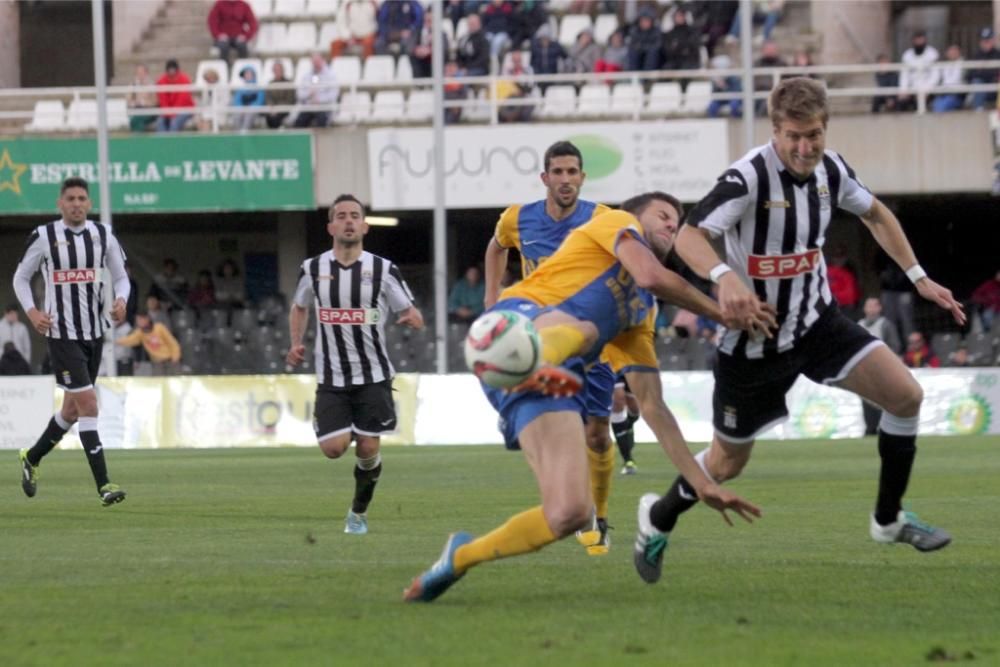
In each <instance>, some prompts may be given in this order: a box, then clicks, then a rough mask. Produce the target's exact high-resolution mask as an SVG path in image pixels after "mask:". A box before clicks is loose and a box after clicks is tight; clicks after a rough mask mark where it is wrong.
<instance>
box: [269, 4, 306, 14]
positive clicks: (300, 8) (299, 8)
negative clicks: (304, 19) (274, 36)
mask: <svg viewBox="0 0 1000 667" xmlns="http://www.w3.org/2000/svg"><path fill="white" fill-rule="evenodd" d="M274 15H275V16H282V17H285V18H298V17H300V16H305V15H306V0H274Z"/></svg>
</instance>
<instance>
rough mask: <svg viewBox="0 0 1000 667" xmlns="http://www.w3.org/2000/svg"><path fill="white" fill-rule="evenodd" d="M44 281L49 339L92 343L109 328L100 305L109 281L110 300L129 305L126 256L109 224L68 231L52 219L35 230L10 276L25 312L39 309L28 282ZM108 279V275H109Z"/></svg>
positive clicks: (71, 228)
mask: <svg viewBox="0 0 1000 667" xmlns="http://www.w3.org/2000/svg"><path fill="white" fill-rule="evenodd" d="M39 270H40V271H41V272H42V276H44V278H45V306H44V311H45V313H46V314H47V315H48V316H49V317H50V318H51V319H52V327H51V328H50V329H49V334H48V335H49V338H58V339H60V340H96V339H98V338H100V337H102V336H103V335H104V332H105V330H106V329H108V328H109V327H110V326H111V322H110V321H109V319H108V313H107V312H106V311H107V308H108V307H110V304H106V303H105V302H104V290H103V285H104V282H105V281H106V280H107V279H108V278H109V277H110V280H111V285H112V289H113V291H114V298H122V299H125V300H126V301H128V297H129V290H130V287H129V281H128V275H127V274H126V273H125V252H124V251H123V250H122V248H121V246H120V245H119V244H118V239H117V238H115V235H114V234H113V233H112V232H111V228H110V227H109V226H108V225H104V224H101V223H98V222H92V221H90V220H87V221H86V222H85V223H83V224H82V225H80V226H79V227H76V228H74V227H70V226H69V225H67V224H66V223H65V221H63V220H61V219H60V220H56V221H54V222H50V223H48V224H45V225H40V226H39V227H36V228H35V229H34V230H33V231H32V232H31V235H30V236H29V237H28V243H27V245H26V246H25V249H24V254H23V255H21V260H20V261H19V262H18V264H17V269H16V270H15V271H14V292H15V294H16V295H17V299H18V301H20V302H21V307H22V308H24V310H25V312H27V311H28V310H29V309H31V308H34V307H37V306H36V305H35V302H34V296H33V295H32V293H31V277H32V276H33V275H34V274H35V272H36V271H39ZM109 274H110V276H109Z"/></svg>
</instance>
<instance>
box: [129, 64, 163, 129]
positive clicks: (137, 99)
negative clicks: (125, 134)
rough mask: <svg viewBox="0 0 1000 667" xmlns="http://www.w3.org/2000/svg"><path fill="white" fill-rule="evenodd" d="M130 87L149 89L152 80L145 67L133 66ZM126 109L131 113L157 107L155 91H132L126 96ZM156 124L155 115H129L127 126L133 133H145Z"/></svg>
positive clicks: (150, 89)
mask: <svg viewBox="0 0 1000 667" xmlns="http://www.w3.org/2000/svg"><path fill="white" fill-rule="evenodd" d="M132 85H133V86H136V87H151V86H153V79H152V77H151V76H149V69H148V68H147V67H146V66H145V65H136V66H135V76H134V77H132ZM125 99H126V103H127V104H128V108H129V109H131V110H132V111H133V112H135V111H138V110H140V109H154V108H156V106H157V100H156V91H155V90H152V88H149V89H148V90H134V91H132V92H130V93H129V94H128V96H126V98H125ZM155 122H156V114H155V113H154V114H136V115H134V116H132V115H130V116H129V119H128V126H129V129H131V130H132V131H133V132H145V131H146V130H148V129H149V126H150V125H152V124H153V123H155Z"/></svg>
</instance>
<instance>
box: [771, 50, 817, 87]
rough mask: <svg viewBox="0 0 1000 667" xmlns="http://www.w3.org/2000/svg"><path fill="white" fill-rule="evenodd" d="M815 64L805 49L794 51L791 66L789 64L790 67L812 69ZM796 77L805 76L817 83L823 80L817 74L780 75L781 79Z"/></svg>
mask: <svg viewBox="0 0 1000 667" xmlns="http://www.w3.org/2000/svg"><path fill="white" fill-rule="evenodd" d="M815 64H816V63H814V62H813V58H812V54H811V53H809V52H808V51H807V50H805V49H798V50H796V51H795V54H794V55H793V56H792V64H791V66H792V67H812V66H813V65H815ZM796 76H806V77H809V78H810V79H816V80H817V81H822V80H823V77H822V76H820V75H819V74H816V73H808V74H807V73H805V72H798V73H793V74H782V75H781V78H782V79H791V78H792V77H796Z"/></svg>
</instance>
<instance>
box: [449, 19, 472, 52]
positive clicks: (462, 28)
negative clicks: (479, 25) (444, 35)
mask: <svg viewBox="0 0 1000 667" xmlns="http://www.w3.org/2000/svg"><path fill="white" fill-rule="evenodd" d="M445 32H447V30H446V31H445ZM468 34H469V19H467V18H466V17H464V16H463V17H462V18H460V19H458V23H457V24H456V25H455V35H454V39H453V40H452V41H451V43H452V45H455V46H457V45H458V40H460V39H462V38H463V37H465V36H466V35H468Z"/></svg>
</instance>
